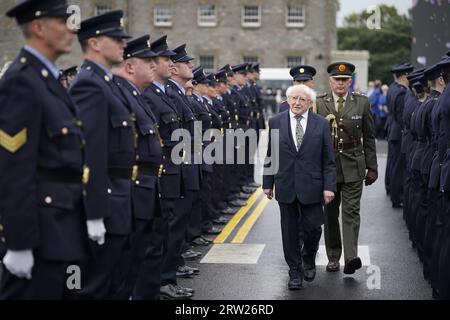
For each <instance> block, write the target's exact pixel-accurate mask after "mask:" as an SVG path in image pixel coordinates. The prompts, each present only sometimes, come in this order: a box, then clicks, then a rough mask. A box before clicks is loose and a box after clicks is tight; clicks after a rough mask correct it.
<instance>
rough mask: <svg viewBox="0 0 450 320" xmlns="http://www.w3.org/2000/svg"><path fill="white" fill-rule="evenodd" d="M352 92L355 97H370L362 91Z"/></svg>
mask: <svg viewBox="0 0 450 320" xmlns="http://www.w3.org/2000/svg"><path fill="white" fill-rule="evenodd" d="M352 94H353V95H354V96H355V97H360V98H365V99H369V97H368V96H366V95H365V94H362V93H358V92H352Z"/></svg>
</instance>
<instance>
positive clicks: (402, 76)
mask: <svg viewBox="0 0 450 320" xmlns="http://www.w3.org/2000/svg"><path fill="white" fill-rule="evenodd" d="M413 69H414V67H413V66H412V65H410V64H400V65H397V66H394V67H393V68H392V70H391V72H392V73H393V74H394V75H395V82H394V83H392V84H391V86H390V87H389V91H388V93H387V98H386V99H387V107H388V111H389V119H388V121H389V130H388V132H389V137H388V143H389V146H388V148H389V149H388V164H387V169H386V177H388V179H389V182H388V187H387V188H388V189H389V193H390V195H391V201H392V207H394V208H402V207H403V172H404V168H405V158H404V153H402V126H403V123H402V114H403V108H404V105H405V102H404V98H405V94H406V90H407V88H408V79H407V77H406V76H407V75H408V74H409V73H411V72H412V71H413Z"/></svg>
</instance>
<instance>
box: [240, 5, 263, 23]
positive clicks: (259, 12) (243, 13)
mask: <svg viewBox="0 0 450 320" xmlns="http://www.w3.org/2000/svg"><path fill="white" fill-rule="evenodd" d="M247 7H257V8H258V22H248V21H245V19H246V15H245V8H247ZM252 17H254V16H252ZM241 23H242V26H243V27H246V28H259V27H261V6H260V5H244V6H243V7H242V18H241Z"/></svg>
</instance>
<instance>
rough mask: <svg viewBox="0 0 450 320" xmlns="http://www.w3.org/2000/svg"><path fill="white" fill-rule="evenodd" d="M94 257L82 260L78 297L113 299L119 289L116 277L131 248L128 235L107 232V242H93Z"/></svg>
mask: <svg viewBox="0 0 450 320" xmlns="http://www.w3.org/2000/svg"><path fill="white" fill-rule="evenodd" d="M91 246H92V247H93V250H94V258H91V259H87V260H85V261H82V262H81V264H80V268H81V289H80V290H76V291H75V298H76V299H88V300H92V299H113V298H115V297H116V295H117V293H118V291H119V287H118V286H119V285H120V283H119V281H117V278H116V277H115V275H116V273H115V272H116V271H117V268H121V267H122V264H121V261H122V260H123V259H124V258H126V256H127V251H129V250H130V245H129V236H128V235H111V234H109V235H108V234H107V235H106V237H105V243H104V244H103V245H98V244H97V243H91Z"/></svg>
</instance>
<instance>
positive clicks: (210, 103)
mask: <svg viewBox="0 0 450 320" xmlns="http://www.w3.org/2000/svg"><path fill="white" fill-rule="evenodd" d="M203 99H205V100H206V102H207V103H208V104H209V105H210V106H212V105H213V101H212V100H211V99H210V98H208V97H205V96H203Z"/></svg>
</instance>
